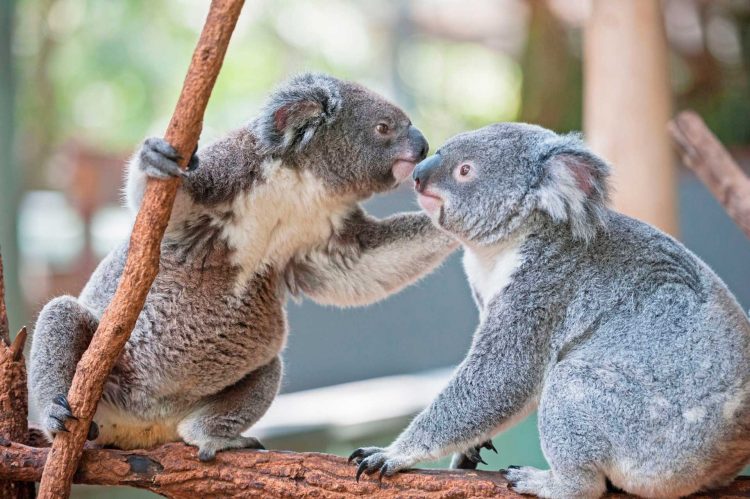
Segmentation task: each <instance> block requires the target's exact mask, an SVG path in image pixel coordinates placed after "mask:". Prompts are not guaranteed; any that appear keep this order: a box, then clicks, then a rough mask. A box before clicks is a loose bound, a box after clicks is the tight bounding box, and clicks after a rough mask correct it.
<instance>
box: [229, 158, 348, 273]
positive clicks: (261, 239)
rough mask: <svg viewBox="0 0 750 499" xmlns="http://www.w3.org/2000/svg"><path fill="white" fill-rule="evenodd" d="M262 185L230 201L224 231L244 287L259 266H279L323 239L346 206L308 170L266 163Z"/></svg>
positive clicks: (339, 220) (344, 211) (321, 242)
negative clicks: (230, 205) (232, 215)
mask: <svg viewBox="0 0 750 499" xmlns="http://www.w3.org/2000/svg"><path fill="white" fill-rule="evenodd" d="M264 171H265V178H264V182H263V183H262V184H259V185H258V186H257V187H256V188H254V189H253V190H252V191H250V192H249V193H248V194H246V195H243V196H240V197H238V198H237V199H235V200H234V201H233V202H232V212H233V213H234V218H233V220H232V221H231V222H230V223H228V224H227V225H226V226H225V227H224V228H223V236H224V237H225V238H226V241H227V243H228V244H229V246H230V247H231V248H232V249H233V250H234V253H233V257H232V258H233V262H232V263H234V264H236V265H238V266H239V267H240V269H242V270H241V272H240V276H239V279H238V283H237V284H238V286H240V287H242V285H243V284H244V282H246V280H247V278H248V277H250V275H252V274H253V273H254V272H256V271H257V270H258V269H259V268H260V267H261V266H263V265H270V266H274V267H277V268H280V267H283V266H284V265H286V264H287V262H288V261H289V260H290V259H291V258H292V257H293V256H294V255H295V254H298V253H299V252H304V251H308V250H310V249H312V248H315V247H317V246H321V245H324V244H326V243H327V241H328V238H329V237H330V236H331V234H332V233H333V231H334V229H335V228H337V227H338V226H339V224H340V223H341V221H342V220H343V217H344V216H345V214H346V213H347V211H348V210H349V208H350V203H347V202H346V200H342V199H341V198H334V197H332V196H331V195H330V193H328V192H326V190H325V188H324V186H323V184H322V183H321V182H320V181H319V180H318V179H316V178H315V177H313V176H312V174H310V173H308V172H304V171H303V172H300V171H296V170H292V169H290V168H284V167H282V166H281V165H280V164H279V163H278V162H273V163H268V164H266V165H264Z"/></svg>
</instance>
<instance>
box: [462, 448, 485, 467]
mask: <svg viewBox="0 0 750 499" xmlns="http://www.w3.org/2000/svg"><path fill="white" fill-rule="evenodd" d="M464 455H465V456H466V457H467V458H468V459H469V461H471V462H472V463H474V464H479V463H482V464H487V463H486V462H485V461H484V459H482V455H481V454H480V453H479V448H477V447H472V448H471V449H468V450H467V451H466V452H464Z"/></svg>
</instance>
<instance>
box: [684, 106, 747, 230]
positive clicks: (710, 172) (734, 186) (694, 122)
mask: <svg viewBox="0 0 750 499" xmlns="http://www.w3.org/2000/svg"><path fill="white" fill-rule="evenodd" d="M669 132H670V133H671V134H672V139H674V142H675V144H676V145H677V147H678V149H679V150H680V154H681V156H682V162H683V163H684V164H685V166H687V167H688V168H690V169H691V170H693V172H695V174H696V176H697V177H698V178H699V179H700V180H701V182H703V183H704V184H705V185H706V187H707V188H708V190H709V191H710V192H711V194H713V195H714V197H715V198H716V199H717V200H718V201H719V203H721V205H722V206H723V207H724V210H726V212H727V213H728V214H729V216H730V217H732V220H734V222H735V223H736V224H737V225H738V226H739V227H740V229H742V232H744V233H745V235H746V236H747V237H748V238H750V178H749V177H748V176H747V175H745V173H744V172H743V171H742V169H741V168H740V166H739V165H738V164H737V163H736V162H735V161H734V159H732V156H731V155H730V154H729V152H728V151H727V150H726V148H724V146H723V145H722V144H721V142H719V139H717V138H716V136H715V135H714V134H713V133H711V130H709V128H708V126H706V123H705V122H704V121H703V119H701V117H700V116H698V115H697V114H696V113H695V112H693V111H683V112H681V113H680V114H678V115H677V117H676V118H675V119H674V120H672V121H670V122H669Z"/></svg>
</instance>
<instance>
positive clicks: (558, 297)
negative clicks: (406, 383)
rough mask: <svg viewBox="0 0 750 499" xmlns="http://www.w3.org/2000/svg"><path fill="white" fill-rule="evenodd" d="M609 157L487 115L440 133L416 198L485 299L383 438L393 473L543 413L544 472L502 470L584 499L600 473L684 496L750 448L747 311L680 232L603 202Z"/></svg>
mask: <svg viewBox="0 0 750 499" xmlns="http://www.w3.org/2000/svg"><path fill="white" fill-rule="evenodd" d="M608 173H609V167H608V166H607V164H606V163H605V162H604V161H603V160H602V159H600V158H598V157H597V156H595V155H594V154H593V153H591V152H590V151H589V150H588V149H587V148H586V147H585V146H584V144H583V143H582V141H581V139H580V138H579V136H577V135H557V134H555V133H554V132H551V131H549V130H546V129H543V128H540V127H537V126H532V125H526V124H496V125H491V126H488V127H486V128H482V129H479V130H477V131H474V132H468V133H463V134H460V135H458V136H456V137H454V138H452V139H450V140H449V141H448V142H447V143H446V144H445V145H444V146H443V147H442V148H441V149H440V150H439V151H437V153H436V154H435V155H433V156H431V157H430V158H428V159H426V160H425V161H423V162H421V163H420V164H419V165H418V166H417V168H416V170H415V172H414V179H415V180H416V189H417V192H418V197H419V203H420V205H421V206H422V207H423V208H424V210H425V211H426V212H427V213H429V215H430V217H431V219H432V220H433V222H434V223H435V225H436V226H437V227H440V228H441V229H442V230H444V231H446V232H447V233H449V234H451V235H453V237H455V238H456V239H457V240H459V241H460V242H461V243H462V245H463V248H464V267H465V270H466V274H467V276H468V280H469V283H470V286H471V290H472V292H473V295H474V298H475V301H476V304H477V306H478V308H479V326H478V327H477V329H476V331H475V333H474V336H473V341H472V345H471V348H470V350H469V353H468V355H467V357H466V358H465V359H464V360H463V362H462V363H461V364H460V365H459V366H458V368H457V369H456V371H455V373H454V374H453V376H452V378H451V380H450V382H449V383H448V386H446V387H445V388H444V389H443V391H442V392H441V393H440V394H439V395H438V396H437V398H435V400H434V401H433V402H432V403H431V404H430V406H429V407H427V408H426V409H425V410H424V411H422V412H421V413H420V414H419V415H417V416H416V418H415V419H414V420H413V421H412V422H411V423H410V425H409V426H408V427H407V428H406V430H404V431H403V433H402V434H401V435H400V436H399V437H398V438H397V439H396V440H395V441H394V442H393V443H392V444H391V445H390V446H388V447H386V448H377V447H366V448H360V449H358V450H356V451H355V452H354V453H353V454H352V456H351V459H352V460H356V461H357V462H358V463H359V467H358V470H357V477H358V478H359V475H360V474H361V473H368V474H371V473H375V472H379V473H380V475H381V476H382V475H392V474H393V473H395V472H397V471H399V470H401V469H404V468H408V467H410V466H412V465H414V464H415V463H417V462H419V461H424V460H434V459H437V458H440V457H442V456H445V455H448V454H450V453H458V455H457V456H456V457H454V463H455V464H459V465H467V464H468V465H471V464H472V463H475V462H479V461H480V460H481V457H480V455H479V449H480V448H481V447H482V445H483V444H482V442H485V441H487V440H488V439H490V438H491V437H492V436H493V435H495V434H497V433H498V432H501V431H503V430H505V429H506V428H509V427H510V426H512V425H513V424H514V423H516V422H518V421H519V420H520V419H522V418H523V417H525V416H526V415H527V414H529V413H530V412H531V411H533V410H535V409H537V410H538V421H539V433H540V437H541V444H542V450H543V452H544V455H545V457H546V459H547V461H548V463H549V464H550V467H551V469H550V470H538V469H534V468H531V467H526V466H524V467H516V466H514V467H511V468H510V469H508V470H504V471H503V472H504V474H505V476H506V478H507V480H508V482H509V483H510V485H511V486H512V488H513V489H514V490H515V491H517V492H519V493H523V494H535V495H537V496H540V497H548V498H573V497H576V498H578V497H583V498H587V497H588V498H594V497H599V496H600V495H602V493H603V492H604V491H605V487H606V483H607V480H609V481H610V482H611V483H612V484H614V485H615V486H616V487H618V488H620V489H622V490H625V491H627V492H629V493H632V494H637V495H640V496H647V497H678V496H684V495H688V494H691V493H693V492H696V491H699V490H706V489H711V488H714V487H718V486H721V485H724V484H727V483H728V482H730V481H731V480H732V479H733V478H734V477H735V476H736V475H737V474H738V473H739V472H740V470H741V469H742V468H743V466H744V465H745V464H746V463H748V459H750V398H749V397H750V321H748V317H747V316H746V315H745V313H744V312H743V310H742V309H741V308H740V306H739V304H738V303H737V301H736V300H735V298H734V297H733V295H732V294H731V293H730V291H729V290H728V289H727V287H726V286H725V285H724V283H723V282H722V281H721V280H720V279H719V278H718V277H717V276H716V275H715V274H714V273H713V272H712V271H711V270H710V269H709V268H708V267H707V266H706V264H705V263H703V262H702V261H701V260H700V259H699V258H698V257H696V256H695V255H694V254H692V253H691V252H690V251H689V250H687V249H686V248H685V247H684V246H682V245H681V244H680V243H679V242H677V241H676V240H674V239H672V238H671V237H669V236H668V235H666V234H664V233H662V232H660V231H659V230H657V229H655V228H653V227H651V226H649V225H647V224H645V223H643V222H640V221H637V220H634V219H632V218H629V217H627V216H624V215H622V214H619V213H616V212H614V211H611V210H610V209H608V208H607V199H608V190H609V189H608V186H607V178H608Z"/></svg>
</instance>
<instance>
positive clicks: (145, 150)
mask: <svg viewBox="0 0 750 499" xmlns="http://www.w3.org/2000/svg"><path fill="white" fill-rule="evenodd" d="M138 159H139V163H138V165H139V168H140V169H141V170H142V171H143V172H144V173H146V175H148V176H149V177H154V178H160V179H165V178H170V177H184V176H185V175H186V174H187V172H185V170H183V169H182V168H180V165H179V164H178V162H179V161H180V159H181V157H180V155H179V153H178V152H177V150H176V149H175V148H174V147H172V145H171V144H170V143H169V142H167V141H166V140H164V139H162V138H159V137H151V138H148V139H146V140H145V141H144V142H143V147H141V151H140V153H139V155H138ZM197 167H198V157H197V156H196V155H195V153H193V156H192V158H191V159H190V163H189V164H188V171H192V170H195V168H197Z"/></svg>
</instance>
